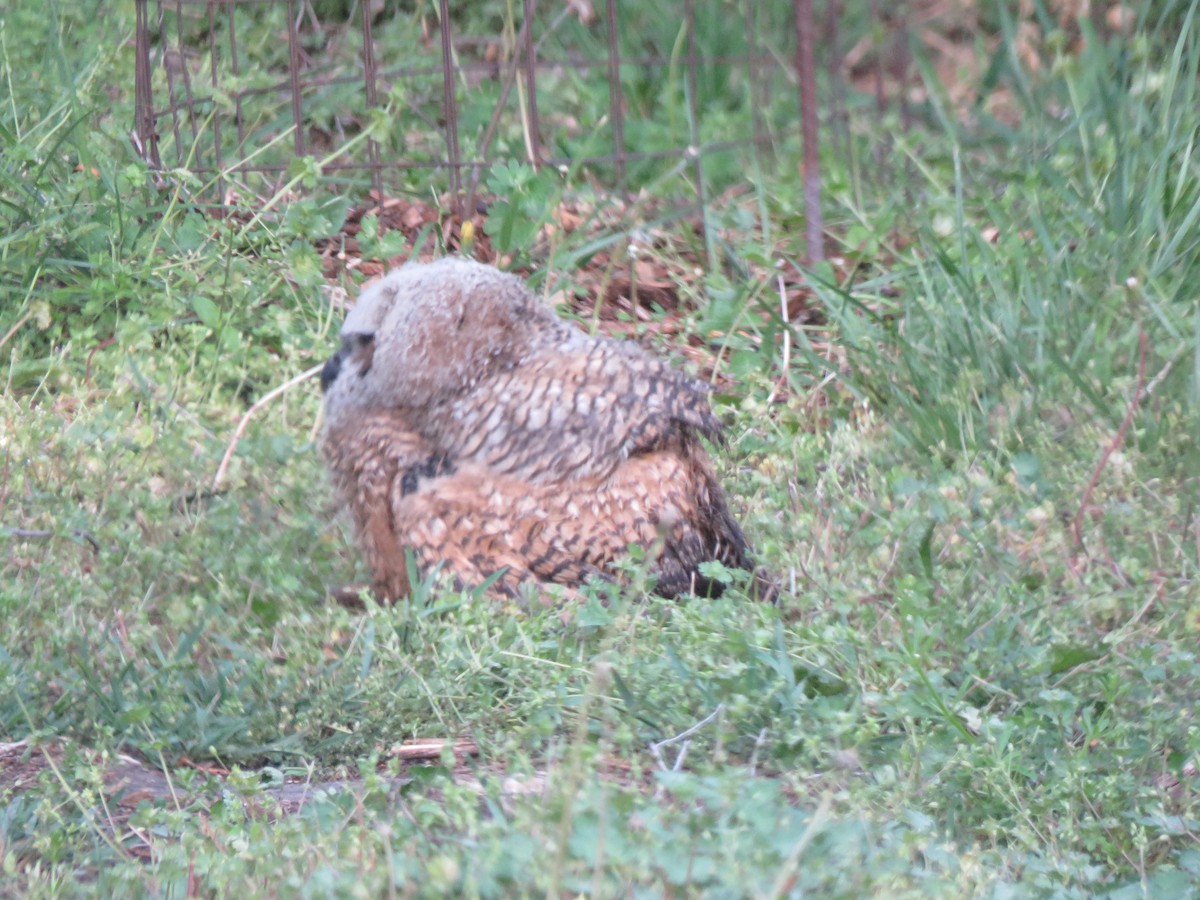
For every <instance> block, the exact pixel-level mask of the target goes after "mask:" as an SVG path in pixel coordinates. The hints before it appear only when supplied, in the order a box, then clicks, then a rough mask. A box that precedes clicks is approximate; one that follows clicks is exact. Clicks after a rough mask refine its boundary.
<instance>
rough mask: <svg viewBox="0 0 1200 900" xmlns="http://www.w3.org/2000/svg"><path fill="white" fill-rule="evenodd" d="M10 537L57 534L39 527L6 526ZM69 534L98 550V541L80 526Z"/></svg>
mask: <svg viewBox="0 0 1200 900" xmlns="http://www.w3.org/2000/svg"><path fill="white" fill-rule="evenodd" d="M4 530H5V531H6V532H7V533H8V535H9V536H10V537H16V538H52V537H56V536H57V532H54V531H47V530H43V529H41V528H6V529H4ZM71 534H73V535H75V537H77V538H79V539H80V540H83V541H87V542H88V543H89V544H91V546H92V549H93V550H95V551H96V552H97V553H99V552H100V542H99V541H98V540H96V539H95V538H94V537H92V536H91V535H90V534H88V533H87V532H86V531H84V530H83V529H82V528H72V529H71Z"/></svg>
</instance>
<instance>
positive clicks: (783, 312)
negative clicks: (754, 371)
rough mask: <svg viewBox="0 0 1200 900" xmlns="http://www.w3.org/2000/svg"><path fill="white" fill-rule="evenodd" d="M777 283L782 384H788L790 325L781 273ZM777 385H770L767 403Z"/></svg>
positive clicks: (790, 346)
mask: <svg viewBox="0 0 1200 900" xmlns="http://www.w3.org/2000/svg"><path fill="white" fill-rule="evenodd" d="M776 277H777V278H778V283H779V315H780V317H781V318H782V319H783V383H784V384H788V383H790V381H791V379H790V378H789V377H788V365H789V363H790V361H791V356H792V323H791V322H790V321H789V320H788V306H787V288H786V286H785V285H784V283H783V273H782V272H781V273H779V275H777V276H776ZM778 388H779V385H778V384H776V385H772V387H771V393H769V394H767V403H768V404H770V403H773V402H774V401H775V392H776V390H778Z"/></svg>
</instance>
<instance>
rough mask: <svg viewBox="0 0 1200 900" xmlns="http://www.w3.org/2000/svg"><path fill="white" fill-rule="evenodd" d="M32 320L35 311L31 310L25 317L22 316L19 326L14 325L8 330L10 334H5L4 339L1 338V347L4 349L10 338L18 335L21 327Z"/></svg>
mask: <svg viewBox="0 0 1200 900" xmlns="http://www.w3.org/2000/svg"><path fill="white" fill-rule="evenodd" d="M32 318H33V310H30V311H29V312H27V313H25V315H23V316H21V318H19V319H18V320H17V324H16V325H14V326H13V327H12V328H10V329H8V333H7V334H5V335H4V337H2V338H0V347H3V346H4V345H5V344H7V343H8V339H9V338H10V337H12V336H13V335H14V334H16V333H17V332H18V331H20V330H21V326H22V325H24V324H25V323H26V322H28V321H29V320H30V319H32Z"/></svg>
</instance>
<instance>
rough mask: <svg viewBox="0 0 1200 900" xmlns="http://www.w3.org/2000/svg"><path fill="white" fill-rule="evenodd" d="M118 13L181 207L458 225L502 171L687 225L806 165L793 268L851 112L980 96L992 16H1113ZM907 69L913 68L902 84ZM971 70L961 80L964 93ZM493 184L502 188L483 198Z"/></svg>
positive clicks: (610, 4) (1038, 8)
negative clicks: (777, 163) (828, 149)
mask: <svg viewBox="0 0 1200 900" xmlns="http://www.w3.org/2000/svg"><path fill="white" fill-rule="evenodd" d="M136 5H137V33H136V101H137V102H136V121H135V125H134V129H133V132H132V137H133V140H134V142H135V144H136V146H137V149H138V151H139V152H140V153H141V155H142V156H143V158H144V159H145V160H146V161H147V162H148V163H149V164H150V165H151V166H152V167H153V168H154V169H156V170H158V171H160V172H164V173H165V172H168V171H170V170H175V171H176V172H186V173H187V176H188V177H189V179H191V181H190V184H191V185H192V186H193V195H194V197H195V199H196V200H197V201H198V202H204V203H215V204H219V205H223V206H246V207H254V206H258V207H260V208H261V207H262V205H263V204H265V203H267V202H269V200H270V198H271V197H274V196H276V194H277V193H278V192H279V191H280V190H281V189H283V188H285V187H287V186H289V185H297V186H311V185H312V184H313V183H314V181H315V179H317V178H321V179H323V180H324V182H325V183H326V184H329V185H332V186H333V187H334V188H335V189H337V190H339V191H341V192H344V193H345V194H346V195H347V196H352V197H355V198H362V199H364V200H369V201H372V202H375V203H377V204H382V203H384V202H385V201H386V199H387V198H388V197H389V196H396V195H405V194H408V195H419V196H424V197H429V196H431V195H433V196H435V197H436V198H437V202H438V203H439V204H440V205H443V206H446V207H449V208H450V209H452V210H454V211H456V212H458V213H459V214H463V215H469V214H471V212H472V211H473V210H474V209H475V208H476V204H477V200H479V198H480V197H481V195H487V194H496V193H500V192H501V191H503V190H505V189H507V188H508V187H511V185H512V184H513V182H514V178H516V180H517V181H518V182H519V180H520V178H519V177H518V176H519V175H520V173H519V172H518V173H516V175H514V173H513V171H512V167H513V166H514V165H516V166H521V167H528V168H529V169H532V170H533V171H535V172H536V171H540V170H544V169H546V168H547V167H554V168H558V169H561V170H563V171H566V172H569V173H570V174H571V175H572V176H573V177H574V178H575V180H582V181H584V182H587V183H590V184H591V185H594V186H595V187H596V188H597V189H603V190H606V191H609V192H612V193H614V194H620V195H623V196H629V195H630V194H635V193H637V192H638V191H641V190H643V189H648V190H651V191H653V192H655V193H656V194H658V195H662V196H670V197H672V198H673V199H676V200H679V201H680V202H688V203H690V204H692V206H693V207H695V208H699V209H704V208H706V204H707V202H708V200H709V198H710V195H712V194H714V193H717V192H720V191H722V190H725V189H728V188H730V187H731V186H732V185H735V184H739V183H744V182H745V175H746V173H747V172H748V171H750V170H752V169H753V168H755V167H766V166H770V165H771V162H772V160H773V159H774V158H776V157H780V156H783V157H786V158H788V159H795V158H799V157H800V155H801V153H802V154H803V166H802V171H803V192H804V195H805V198H804V199H805V209H806V220H807V225H808V245H809V255H810V257H815V256H819V255H820V245H821V241H820V234H821V218H820V203H819V188H820V175H819V172H818V165H817V160H818V146H817V144H818V141H824V142H826V143H827V144H830V145H832V149H833V150H834V151H835V152H837V151H838V150H839V148H838V146H837V145H838V142H839V141H841V142H843V143H844V145H845V146H847V147H848V145H849V126H848V122H849V121H850V120H851V117H852V111H853V109H854V108H855V105H856V104H857V108H859V109H862V108H866V109H867V110H868V112H870V113H873V114H876V115H884V114H895V116H896V119H897V123H898V124H897V127H898V128H901V129H903V128H907V127H908V125H909V123H910V122H911V121H912V118H913V106H914V103H915V104H919V103H920V102H921V100H922V97H923V96H924V95H923V92H925V91H927V90H928V89H929V81H930V80H931V76H932V79H933V80H935V81H936V80H937V78H939V77H940V78H943V80H944V81H945V82H946V84H945V85H944V88H945V90H946V91H947V92H948V94H949V95H950V96H949V98H948V99H949V102H951V103H953V102H955V101H956V99H957V98H956V97H955V96H954V92H956V91H959V90H960V89H961V88H962V87H963V86H964V85H966V86H969V90H972V91H973V90H974V89H975V87H976V86H977V85H978V84H979V83H981V82H984V83H985V82H987V75H986V74H985V73H984V72H983V71H982V69H983V67H986V66H991V68H993V69H995V57H992V62H989V60H988V56H987V52H991V51H987V52H983V50H986V48H987V46H988V36H987V35H986V34H985V33H984V32H985V31H986V29H987V28H989V27H991V28H992V32H993V34H992V35H991V38H992V39H991V46H992V47H993V48H994V47H995V46H997V43H998V41H997V40H996V39H995V38H996V34H995V32H996V29H995V26H994V25H991V26H989V24H988V21H987V20H988V19H989V17H990V18H991V19H993V20H995V19H997V18H1003V16H1000V17H998V16H997V15H996V14H995V10H996V9H1001V8H1004V9H1007V10H1010V12H1006V13H1004V15H1015V16H1017V19H1014V20H1013V21H1014V22H1015V23H1016V24H1015V25H1014V28H1015V29H1016V30H1017V39H1016V40H1015V41H1013V42H1012V45H1013V46H1017V47H1018V48H1019V46H1020V37H1021V31H1020V29H1022V28H1027V27H1031V26H1030V23H1031V22H1033V21H1036V20H1038V17H1039V16H1040V17H1041V20H1043V21H1046V22H1050V23H1053V22H1054V21H1057V22H1059V23H1060V24H1062V23H1066V25H1065V26H1064V27H1068V28H1069V27H1071V21H1068V20H1070V19H1071V17H1072V16H1073V17H1074V20H1073V21H1074V22H1075V23H1076V25H1077V23H1078V20H1079V18H1080V16H1081V15H1082V14H1083V13H1081V12H1080V10H1083V9H1084V7H1087V10H1090V15H1091V16H1092V18H1093V24H1094V26H1095V29H1096V31H1097V32H1102V31H1103V29H1104V18H1103V14H1104V12H1105V11H1106V10H1107V11H1108V12H1110V13H1111V12H1112V10H1113V9H1114V8H1116V7H1115V6H1114V4H1113V3H1111V2H1110V3H1107V4H1106V3H1102V2H1099V0H1097V2H1094V3H1092V4H1091V5H1090V6H1089V5H1088V4H1083V5H1082V6H1080V4H1078V3H1071V2H1068V0H1037V2H1035V0H1019V2H1014V3H1007V4H1006V3H1004V2H1003V0H995V2H992V3H983V2H968V0H897V2H894V3H891V4H883V3H882V2H881V0H869V2H868V3H867V4H861V3H860V4H843V3H842V2H841V0H823V2H819V3H818V5H817V8H816V9H815V10H814V8H813V2H812V0H768V2H763V0H675V2H674V3H669V4H647V3H644V2H635V0H540V2H539V0H472V2H469V3H467V2H461V0H460V2H458V3H454V4H452V3H451V2H450V0H418V2H416V3H415V4H412V5H411V6H410V5H409V4H400V3H395V2H389V0H136ZM414 7H415V8H414ZM1026 7H1028V8H1029V9H1026ZM1076 7H1079V9H1076ZM1085 12H1086V11H1085ZM1021 16H1024V19H1022V18H1020V17H1021ZM1056 16H1057V19H1055V17H1056ZM1075 30H1076V31H1078V28H1077V27H1076V28H1075ZM956 35H959V36H961V35H965V36H966V37H965V39H957V38H956V37H955V36H956ZM981 38H982V39H981ZM914 50H915V51H916V53H917V55H918V57H919V58H921V59H922V60H923V61H924V63H925V65H924V68H923V70H922V72H921V73H920V77H918V76H917V71H916V70H917V66H916V65H915V64H914V61H913V60H914ZM921 54H924V55H923V56H922V55H921ZM1029 62H1030V63H1031V64H1032V63H1033V62H1034V61H1033V60H1030V61H1029ZM972 68H976V69H979V71H978V72H976V75H977V77H969V78H963V77H961V72H962V71H963V70H970V69H972ZM818 80H820V81H821V82H822V86H823V88H824V90H823V91H822V93H821V94H820V95H819V96H820V101H819V102H820V103H821V117H820V119H821V128H820V130H818V127H817V122H818V117H817V104H818V93H817V90H816V87H817V82H818ZM1000 93H1001V92H997V91H995V89H994V85H993V87H992V94H991V95H990V96H989V97H987V98H982V95H973V97H972V99H971V100H970V103H972V104H973V106H971V109H972V110H975V109H982V108H983V105H984V104H983V102H982V100H983V99H986V100H987V101H988V102H989V103H991V102H992V101H995V100H997V98H999V99H1000V104H996V105H1002V104H1003V98H1002V97H1000ZM981 98H982V99H981ZM964 103H965V101H964ZM872 107H873V109H872ZM964 108H965V107H964ZM999 115H1001V116H1002V115H1003V112H1002V111H1001V112H1000V113H999ZM802 118H803V122H804V125H803V128H801V121H802ZM801 135H802V137H801ZM875 152H876V153H877V154H878V152H879V150H878V148H875ZM877 161H878V160H877ZM497 169H500V170H503V172H502V175H503V176H504V177H500V178H499V179H498V180H496V181H492V182H489V179H490V178H492V177H493V173H495V172H496V171H497Z"/></svg>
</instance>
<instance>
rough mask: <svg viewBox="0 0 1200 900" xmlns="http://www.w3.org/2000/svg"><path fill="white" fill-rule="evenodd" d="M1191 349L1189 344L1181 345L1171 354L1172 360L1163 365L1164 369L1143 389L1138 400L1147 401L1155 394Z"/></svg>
mask: <svg viewBox="0 0 1200 900" xmlns="http://www.w3.org/2000/svg"><path fill="white" fill-rule="evenodd" d="M1190 349H1191V348H1190V347H1189V346H1188V345H1187V344H1180V345H1179V349H1177V350H1176V351H1175V352H1174V353H1172V354H1171V358H1170V359H1168V360H1167V361H1166V363H1164V364H1163V367H1162V368H1161V369H1159V370H1158V371H1157V372H1156V373H1155V375H1154V377H1153V378H1151V379H1150V380H1149V381H1147V382H1146V386H1145V387H1144V388H1142V393H1141V396H1140V397H1139V398H1138V399H1139V400H1145V399H1146V398H1147V397H1149V396H1150V395H1151V394H1153V393H1154V391H1155V390H1156V389H1157V388H1158V386H1159V385H1160V384H1162V383H1163V379H1165V378H1166V377H1167V376H1168V375H1170V374H1171V370H1172V369H1173V368H1175V363H1177V362H1179V360H1181V359H1183V355H1184V354H1185V353H1187V352H1188V350H1190Z"/></svg>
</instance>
